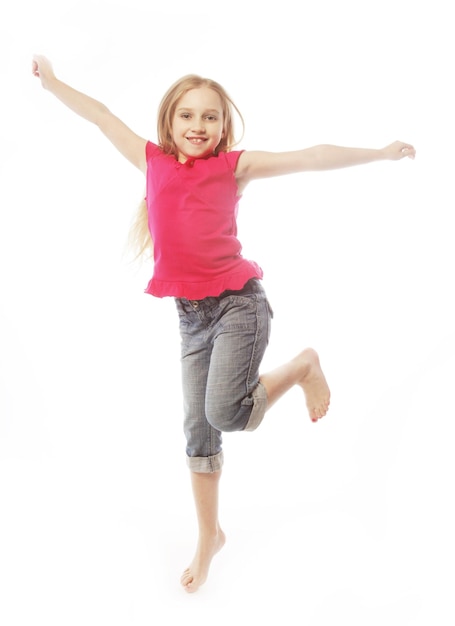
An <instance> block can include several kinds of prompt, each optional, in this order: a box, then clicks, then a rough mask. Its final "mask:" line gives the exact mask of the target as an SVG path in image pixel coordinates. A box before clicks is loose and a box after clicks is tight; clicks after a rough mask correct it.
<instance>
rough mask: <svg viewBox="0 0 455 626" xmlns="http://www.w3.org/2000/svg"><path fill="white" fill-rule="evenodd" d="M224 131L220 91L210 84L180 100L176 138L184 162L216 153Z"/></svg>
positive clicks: (175, 120) (174, 120) (174, 132)
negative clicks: (210, 86) (211, 87)
mask: <svg viewBox="0 0 455 626" xmlns="http://www.w3.org/2000/svg"><path fill="white" fill-rule="evenodd" d="M223 134H224V133H223V107H222V102H221V98H220V96H219V94H218V93H217V92H216V91H214V90H213V89H210V88H209V87H198V88H197V89H191V90H190V91H187V92H186V93H185V94H184V95H183V96H182V97H181V98H180V100H179V101H178V102H177V106H176V108H175V113H174V117H173V119H172V139H173V140H174V143H175V145H176V147H177V152H178V160H179V161H180V163H185V161H187V160H188V159H202V158H204V157H207V156H209V155H210V154H213V153H214V151H215V149H216V147H217V146H218V144H219V143H220V141H221V139H222V137H223Z"/></svg>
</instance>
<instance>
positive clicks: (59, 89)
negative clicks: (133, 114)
mask: <svg viewBox="0 0 455 626" xmlns="http://www.w3.org/2000/svg"><path fill="white" fill-rule="evenodd" d="M32 71H33V74H34V76H37V77H38V78H39V79H40V80H41V84H42V86H43V87H44V88H45V89H47V90H48V91H50V92H51V93H52V94H54V96H55V97H56V98H58V99H59V100H61V102H63V104H65V105H66V106H67V107H68V108H70V109H71V110H72V111H74V112H75V113H77V114H78V115H80V116H81V117H83V118H84V119H86V120H88V121H89V122H92V123H93V124H96V126H98V128H99V129H100V130H101V132H102V133H104V135H105V136H106V137H107V138H108V139H109V140H110V141H111V142H112V143H113V145H114V146H115V147H116V148H117V150H119V151H120V152H121V154H123V156H124V157H126V158H127V159H128V161H130V162H131V163H133V165H135V166H136V167H138V168H139V169H140V170H141V171H143V172H145V169H146V160H145V145H146V143H147V141H146V139H143V138H142V137H139V135H136V134H135V133H134V132H133V131H132V130H131V129H130V128H128V126H126V124H124V123H123V122H122V121H121V120H119V118H118V117H116V116H115V115H113V114H112V113H111V112H110V111H109V109H108V108H107V107H106V106H105V105H104V104H102V103H101V102H98V101H97V100H94V99H93V98H90V96H87V95H85V94H84V93H81V92H80V91H76V89H73V88H72V87H70V86H69V85H67V84H66V83H63V82H62V81H61V80H59V79H58V78H56V76H55V74H54V71H53V69H52V65H51V63H50V62H49V61H48V59H46V57H43V56H35V57H33V63H32Z"/></svg>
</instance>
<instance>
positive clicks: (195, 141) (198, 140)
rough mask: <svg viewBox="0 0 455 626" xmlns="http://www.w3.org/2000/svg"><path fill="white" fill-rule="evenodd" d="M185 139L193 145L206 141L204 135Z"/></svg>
mask: <svg viewBox="0 0 455 626" xmlns="http://www.w3.org/2000/svg"><path fill="white" fill-rule="evenodd" d="M186 139H187V141H189V142H190V143H191V144H193V145H194V146H200V145H201V144H203V143H205V142H206V141H207V138H206V137H187V138H186Z"/></svg>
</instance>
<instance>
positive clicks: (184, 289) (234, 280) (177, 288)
mask: <svg viewBox="0 0 455 626" xmlns="http://www.w3.org/2000/svg"><path fill="white" fill-rule="evenodd" d="M262 277H263V272H262V269H261V268H260V267H259V266H258V265H257V264H256V263H255V262H254V261H249V262H248V265H247V267H245V268H244V269H243V270H242V271H241V272H237V273H235V274H229V275H227V276H219V277H218V278H215V279H214V280H211V281H204V282H200V283H196V282H195V283H191V282H179V281H176V282H170V281H163V280H158V279H157V278H155V277H153V278H152V279H151V280H150V281H149V283H148V285H147V288H146V289H145V293H148V294H150V295H152V296H155V297H157V298H165V297H168V296H170V297H174V298H187V299H188V300H203V299H204V298H208V297H209V296H212V297H216V296H219V295H220V294H221V293H223V291H227V290H235V291H236V290H239V289H242V287H243V286H244V285H245V283H247V282H248V281H249V280H250V279H251V278H259V279H261V278H262Z"/></svg>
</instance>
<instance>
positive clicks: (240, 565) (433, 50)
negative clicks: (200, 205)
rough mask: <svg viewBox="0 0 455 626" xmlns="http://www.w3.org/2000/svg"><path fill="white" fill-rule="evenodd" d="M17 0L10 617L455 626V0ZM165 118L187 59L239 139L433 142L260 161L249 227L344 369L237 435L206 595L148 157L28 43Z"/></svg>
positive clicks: (93, 90) (6, 258) (7, 382)
mask: <svg viewBox="0 0 455 626" xmlns="http://www.w3.org/2000/svg"><path fill="white" fill-rule="evenodd" d="M161 4H162V6H160V5H159V4H158V3H154V2H152V1H150V2H146V1H145V0H114V1H112V0H111V1H109V2H108V0H104V1H103V0H74V1H73V2H63V1H62V2H57V1H54V2H52V1H51V0H43V1H42V2H39V3H32V2H31V1H30V2H20V1H19V2H16V3H9V6H3V7H2V9H0V11H1V15H0V31H1V32H0V48H1V67H2V84H1V99H0V107H1V117H0V124H1V137H0V149H1V156H0V159H1V160H0V185H1V188H0V268H1V269H0V271H1V295H0V320H1V324H0V374H1V378H0V418H1V420H0V507H1V508H0V594H1V598H0V622H1V623H2V625H4V626H16V625H21V626H22V625H25V624H27V626H28V625H31V624H37V623H43V624H47V625H48V626H51V625H52V626H53V625H57V624H58V625H59V626H60V625H62V624H65V626H72V625H73V624H75V625H78V626H79V625H81V624H84V626H85V625H86V626H92V625H96V626H99V625H100V624H109V625H117V624H119V625H120V624H121V625H129V624H132V625H133V624H134V625H145V624H165V625H167V624H177V623H186V624H201V623H204V622H207V621H208V620H213V623H218V624H222V625H224V624H233V623H236V624H239V625H240V626H243V625H244V624H245V625H246V624H251V623H253V624H258V623H262V622H263V621H264V620H265V619H266V618H267V619H270V620H271V622H273V623H279V624H306V623H311V624H312V625H313V626H317V625H323V626H326V625H329V624H330V625H331V626H332V625H333V624H341V623H343V624H344V623H346V624H348V623H349V624H351V625H362V626H363V625H366V624H368V626H376V625H381V626H382V625H383V624H387V625H390V626H395V625H397V626H398V625H399V626H403V625H406V624H412V625H413V626H415V625H420V624H422V625H423V624H425V625H426V624H438V626H445V625H453V624H454V623H455V612H454V608H453V589H454V583H455V580H454V572H453V567H454V566H453V563H454V559H455V550H454V540H453V526H454V521H455V520H454V517H455V516H454V512H453V493H454V490H453V477H454V469H455V467H454V460H453V437H454V428H453V420H454V417H455V411H454V407H453V398H452V395H453V394H452V389H453V379H454V369H455V368H454V365H455V356H454V347H455V337H454V331H453V319H454V298H453V269H454V253H453V226H452V223H453V215H452V214H453V209H454V192H453V185H452V184H451V180H452V177H453V174H452V172H453V162H454V159H453V145H454V139H455V137H454V125H453V111H454V110H455V102H454V97H453V95H452V86H451V83H453V58H454V52H455V50H454V43H453V28H452V26H451V18H450V17H449V8H450V3H449V2H443V0H435V1H434V2H432V3H423V2H420V1H418V0H417V1H416V0H414V1H406V0H394V1H390V0H381V2H370V1H368V0H365V1H363V2H361V1H360V0H357V1H355V0H346V1H345V2H335V0H331V1H330V0H322V1H319V2H317V1H316V0H313V2H306V1H304V2H292V1H290V0H281V1H280V2H275V3H262V4H261V3H260V4H256V3H251V4H248V3H247V2H246V1H244V2H236V1H234V2H225V3H219V2H217V3H206V2H198V1H197V0H195V1H193V2H181V1H174V2H172V3H164V2H163V3H161ZM33 53H42V54H46V55H47V56H49V57H50V59H51V60H52V62H53V65H54V69H55V71H56V73H57V75H58V76H59V77H60V78H62V79H63V80H65V81H66V82H69V83H70V84H72V85H73V86H75V87H77V88H78V89H80V90H82V91H84V92H86V93H89V94H90V95H92V96H94V97H96V98H97V99H99V100H102V101H103V102H105V103H106V104H107V105H108V106H109V107H110V108H111V110H113V111H114V112H115V113H116V114H117V115H118V116H119V117H121V118H122V119H123V120H124V121H125V122H126V123H127V124H129V125H130V126H131V127H132V128H133V129H134V130H135V131H136V132H137V133H138V134H140V135H142V136H144V137H148V138H150V139H152V140H154V139H156V135H155V115H156V109H157V106H158V102H159V100H160V98H161V95H162V94H163V92H164V91H165V90H166V89H167V87H168V86H169V84H170V83H171V82H173V81H174V80H176V79H177V78H179V77H180V76H182V75H184V74H186V73H189V72H195V73H200V74H202V75H207V76H210V77H213V78H215V79H216V80H218V81H219V82H221V83H222V84H223V85H224V86H225V87H226V88H227V90H228V91H229V92H230V93H231V95H232V97H233V98H234V100H235V101H236V103H237V104H238V106H239V108H240V110H241V111H242V112H243V114H244V117H245V120H246V133H245V137H244V139H243V141H242V144H241V147H245V148H250V149H269V150H285V149H294V148H295V149H297V148H300V147H305V146H309V145H312V144H316V143H335V144H340V145H356V146H358V145H360V146H365V147H382V146H383V145H386V144H387V143H390V142H391V141H393V140H395V139H402V140H404V141H409V142H411V143H413V144H414V145H415V146H416V148H417V150H418V157H417V159H416V160H415V161H410V160H405V161H400V162H398V163H392V162H381V163H375V164H371V165H368V166H363V167H359V168H354V169H351V170H341V171H336V172H329V173H315V174H306V175H296V176H292V177H286V178H282V179H274V180H268V181H263V182H258V183H255V184H253V185H252V186H251V188H249V189H248V190H247V191H246V193H245V196H244V198H243V201H242V203H241V215H240V219H239V228H240V236H241V239H242V241H243V243H244V254H245V256H247V257H249V258H254V259H255V260H257V261H258V262H259V263H260V264H261V265H262V267H263V269H264V272H265V280H264V284H265V287H266V289H267V292H268V294H269V298H270V300H271V303H272V306H273V308H274V310H275V320H274V327H273V333H272V340H271V344H270V348H269V351H268V353H267V356H266V359H265V363H264V367H265V368H268V367H272V366H275V365H277V364H279V363H280V362H282V361H283V360H287V359H288V358H290V357H291V356H293V355H294V354H295V353H296V352H297V351H298V350H300V349H301V348H302V347H304V346H305V345H313V346H314V347H315V348H316V349H317V350H318V351H319V353H320V356H321V361H322V364H323V367H324V368H325V371H326V374H327V377H328V379H329V382H330V385H331V388H332V397H333V400H332V406H331V409H330V412H329V415H328V416H327V417H326V418H325V419H324V420H323V421H322V422H321V423H319V424H317V425H313V424H311V423H310V421H309V420H308V418H307V417H306V412H305V410H304V405H303V404H304V403H303V398H302V395H301V393H300V390H298V389H295V390H292V391H291V392H290V393H289V394H288V395H287V396H286V397H285V398H284V399H283V400H282V401H281V402H280V403H279V404H278V405H277V406H276V407H275V408H274V409H272V411H270V413H269V414H268V415H267V418H266V420H265V422H264V423H263V425H262V426H261V428H260V429H259V430H258V431H256V432H255V433H248V434H242V433H233V434H229V435H226V436H225V455H226V464H225V470H224V475H223V480H222V485H221V511H220V513H221V521H222V524H223V527H224V529H225V531H226V534H227V536H228V543H227V545H226V547H225V549H224V550H223V552H222V553H220V555H219V556H218V557H217V558H216V559H215V561H214V563H213V566H212V570H211V576H210V579H209V581H208V582H207V583H206V585H205V586H204V587H203V588H202V589H201V590H200V591H199V592H198V594H196V595H194V596H188V595H187V594H185V593H184V592H183V591H182V590H181V588H180V586H179V582H178V579H179V576H180V573H181V570H183V569H184V567H185V566H186V565H187V564H188V562H189V561H190V560H191V557H192V553H193V549H194V546H195V538H196V525H195V519H194V512H193V505H192V498H191V493H190V484H189V476H188V471H187V468H186V466H185V462H184V438H183V434H182V429H181V419H182V416H181V397H180V379H179V376H180V370H179V339H178V331H177V325H176V316H175V312H174V304H173V302H172V300H171V299H167V300H158V299H154V298H152V297H150V296H147V295H144V293H143V290H144V288H145V286H146V284H147V281H148V279H149V277H150V275H151V271H152V270H151V267H150V266H147V265H143V266H142V267H141V266H137V265H132V264H131V263H130V261H129V259H128V257H127V256H125V254H124V250H125V243H126V236H127V232H128V228H129V225H130V222H131V219H132V216H133V214H134V211H135V209H136V206H137V204H138V202H139V200H140V198H141V197H142V194H143V180H142V177H141V175H140V174H139V173H137V172H136V171H135V170H134V168H132V166H130V165H129V164H128V163H127V162H126V161H123V159H122V158H121V156H119V155H118V154H117V153H116V152H115V151H114V150H113V149H112V147H111V146H110V144H109V143H108V142H107V141H106V140H105V139H104V138H103V137H102V136H101V135H100V134H99V131H98V130H97V129H96V128H94V127H92V126H90V125H89V124H87V122H85V121H84V120H81V119H79V118H77V117H76V116H74V114H72V113H71V112H70V111H68V110H67V109H65V107H63V106H62V105H61V104H60V103H59V102H58V101H57V100H56V99H54V98H53V97H52V95H50V94H49V93H46V92H45V91H43V90H42V89H41V87H40V84H39V81H38V80H37V79H34V78H33V77H32V75H31V72H30V68H31V57H32V55H33Z"/></svg>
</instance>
